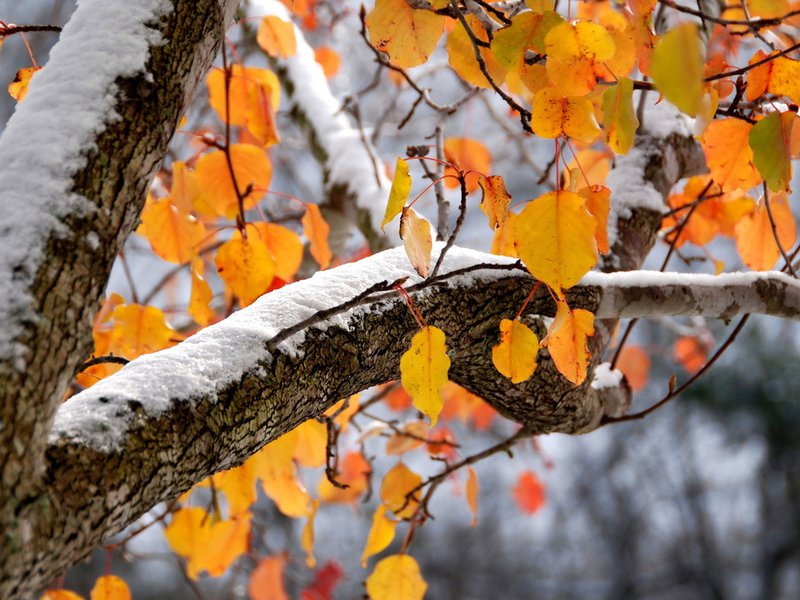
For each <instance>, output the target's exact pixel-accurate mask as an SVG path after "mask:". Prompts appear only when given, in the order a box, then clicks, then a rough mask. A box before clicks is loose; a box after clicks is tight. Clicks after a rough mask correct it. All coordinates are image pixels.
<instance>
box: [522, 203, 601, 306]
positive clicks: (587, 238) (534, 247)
mask: <svg viewBox="0 0 800 600" xmlns="http://www.w3.org/2000/svg"><path fill="white" fill-rule="evenodd" d="M595 229H596V222H595V219H594V218H593V217H592V215H591V214H589V211H588V210H586V200H585V199H584V198H582V197H581V196H579V195H578V194H576V193H574V192H565V191H558V192H548V193H546V194H544V195H542V196H539V197H538V198H537V199H535V200H533V201H531V202H529V203H528V205H527V206H526V207H525V209H524V210H523V211H522V212H521V213H520V214H519V216H518V217H517V218H516V219H515V222H514V246H515V247H516V249H517V253H518V254H519V257H520V258H521V259H522V262H524V263H525V266H526V267H527V269H528V271H530V273H531V275H533V276H534V277H536V279H539V280H541V281H543V282H544V283H546V284H547V285H548V286H550V287H551V288H552V289H553V290H556V291H557V293H560V290H561V289H567V288H570V287H572V286H573V285H575V284H576V283H578V281H580V280H581V278H582V277H583V276H584V275H585V274H586V273H587V272H588V271H589V269H591V268H592V267H593V266H594V264H595V262H596V261H597V243H596V242H595Z"/></svg>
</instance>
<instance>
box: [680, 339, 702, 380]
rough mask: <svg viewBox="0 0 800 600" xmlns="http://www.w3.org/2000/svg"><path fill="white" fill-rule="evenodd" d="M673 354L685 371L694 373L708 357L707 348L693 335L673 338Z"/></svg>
mask: <svg viewBox="0 0 800 600" xmlns="http://www.w3.org/2000/svg"><path fill="white" fill-rule="evenodd" d="M673 354H674V356H675V361H676V362H678V363H679V364H680V365H681V366H682V367H683V368H684V369H685V370H686V372H687V373H696V372H697V371H699V370H700V368H701V367H702V366H703V365H704V364H705V363H706V360H707V359H708V348H706V346H705V345H704V344H703V343H702V342H700V340H699V339H697V338H696V337H694V336H683V337H680V338H678V339H677V340H675V348H674V350H673Z"/></svg>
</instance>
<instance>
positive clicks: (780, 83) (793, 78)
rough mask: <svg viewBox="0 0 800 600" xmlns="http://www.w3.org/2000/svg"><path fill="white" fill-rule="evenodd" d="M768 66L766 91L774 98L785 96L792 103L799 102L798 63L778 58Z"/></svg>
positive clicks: (799, 69)
mask: <svg viewBox="0 0 800 600" xmlns="http://www.w3.org/2000/svg"><path fill="white" fill-rule="evenodd" d="M768 64H770V65H771V66H770V68H769V69H770V70H769V84H768V86H767V90H768V91H769V92H770V93H772V94H775V95H776V96H787V97H788V98H789V99H790V100H791V101H792V102H800V61H796V60H792V59H790V58H786V57H785V56H779V57H777V58H775V59H774V60H773V61H771V62H770V63H768ZM757 68H758V67H757ZM754 70H755V69H754ZM751 77H752V76H751ZM748 85H749V83H748Z"/></svg>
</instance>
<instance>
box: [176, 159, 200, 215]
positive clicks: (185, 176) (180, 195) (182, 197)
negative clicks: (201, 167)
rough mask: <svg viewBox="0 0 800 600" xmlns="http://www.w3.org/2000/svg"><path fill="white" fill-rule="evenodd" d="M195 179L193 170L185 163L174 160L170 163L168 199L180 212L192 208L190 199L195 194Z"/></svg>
mask: <svg viewBox="0 0 800 600" xmlns="http://www.w3.org/2000/svg"><path fill="white" fill-rule="evenodd" d="M197 194H198V190H197V181H196V180H195V175H194V172H193V171H190V170H189V169H187V168H186V164H185V163H183V162H181V161H179V160H176V161H175V162H173V163H172V187H171V188H170V190H169V197H170V200H172V202H173V203H174V204H175V206H177V207H178V208H179V209H180V210H181V211H182V212H184V213H190V212H192V210H194V207H193V206H192V199H193V198H194V197H195V196H197Z"/></svg>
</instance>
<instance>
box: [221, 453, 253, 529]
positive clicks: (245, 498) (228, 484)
mask: <svg viewBox="0 0 800 600" xmlns="http://www.w3.org/2000/svg"><path fill="white" fill-rule="evenodd" d="M257 478H258V458H257V457H251V458H250V459H249V460H247V461H245V462H244V464H242V465H240V466H238V467H234V468H232V469H227V470H225V471H220V472H219V473H216V474H215V475H213V476H212V477H211V480H212V481H213V484H214V489H216V490H217V491H220V492H222V493H223V494H225V498H226V499H227V501H228V514H229V516H231V517H233V516H238V515H242V514H244V513H246V512H248V511H249V509H250V507H251V506H252V505H253V503H254V502H255V501H256V479H257Z"/></svg>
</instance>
